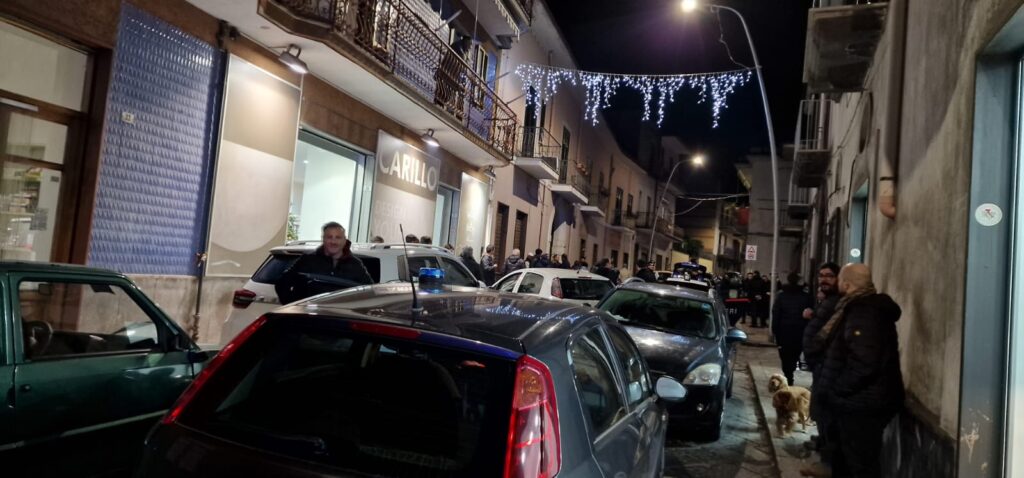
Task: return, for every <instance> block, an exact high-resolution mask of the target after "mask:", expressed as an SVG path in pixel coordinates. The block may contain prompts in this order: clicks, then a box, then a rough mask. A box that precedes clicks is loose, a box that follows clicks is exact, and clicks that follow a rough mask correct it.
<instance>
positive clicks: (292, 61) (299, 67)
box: [277, 45, 309, 75]
mask: <svg viewBox="0 0 1024 478" xmlns="http://www.w3.org/2000/svg"><path fill="white" fill-rule="evenodd" d="M293 50H294V51H295V53H292V51H293ZM301 54H302V48H299V46H298V45H288V48H287V49H285V51H284V52H282V53H281V56H279V57H277V59H278V60H280V61H281V63H284V64H285V65H288V68H291V69H292V71H294V72H296V73H298V74H300V75H305V74H306V73H309V67H307V66H306V62H304V61H302V60H300V59H299V55H301Z"/></svg>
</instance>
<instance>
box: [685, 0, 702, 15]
mask: <svg viewBox="0 0 1024 478" xmlns="http://www.w3.org/2000/svg"><path fill="white" fill-rule="evenodd" d="M697 7H698V4H697V0H683V11H684V12H686V13H690V12H692V11H694V10H696V9H697Z"/></svg>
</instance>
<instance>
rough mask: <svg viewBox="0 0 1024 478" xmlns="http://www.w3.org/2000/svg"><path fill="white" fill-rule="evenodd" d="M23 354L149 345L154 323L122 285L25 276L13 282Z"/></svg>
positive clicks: (50, 354)
mask: <svg viewBox="0 0 1024 478" xmlns="http://www.w3.org/2000/svg"><path fill="white" fill-rule="evenodd" d="M18 310H19V313H20V317H21V329H22V338H23V340H24V351H25V358H26V359H30V360H31V359H40V358H48V357H63V356H72V355H80V354H94V353H104V352H124V351H129V350H150V349H153V348H156V347H158V346H159V343H160V338H159V335H158V332H157V326H156V323H155V322H154V321H153V319H152V318H150V316H149V314H147V313H146V311H145V310H144V309H143V308H142V307H140V306H139V304H138V303H136V302H135V300H133V299H132V296H131V295H130V294H129V293H128V292H127V291H126V290H124V289H123V288H121V286H119V285H116V284H106V283H75V282H58V281H51V282H30V281H23V282H21V284H20V285H19V288H18Z"/></svg>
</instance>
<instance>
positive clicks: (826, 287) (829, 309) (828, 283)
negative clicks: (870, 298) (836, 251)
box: [801, 262, 839, 476]
mask: <svg viewBox="0 0 1024 478" xmlns="http://www.w3.org/2000/svg"><path fill="white" fill-rule="evenodd" d="M838 280H839V264H836V263H835V262H826V263H824V264H822V265H821V267H819V268H818V294H820V295H823V296H824V298H823V299H821V300H820V301H819V302H818V306H817V307H816V308H814V310H811V309H807V310H804V319H808V322H807V327H806V328H804V360H805V361H806V362H807V366H808V368H809V369H810V370H811V376H812V377H813V380H814V382H813V385H812V386H811V418H812V419H814V421H815V422H816V423H817V424H818V439H817V442H816V443H815V448H817V450H818V453H820V454H821V461H822V464H821V465H819V466H813V467H811V468H805V469H804V470H801V473H802V474H803V475H804V476H829V475H828V474H827V473H828V472H827V469H828V468H827V467H828V466H829V465H830V464H831V463H832V453H833V452H834V450H833V447H832V444H831V443H829V441H828V426H829V423H830V421H831V415H830V414H829V411H828V409H827V407H825V406H824V400H823V399H822V396H821V390H820V389H819V388H818V378H819V376H820V375H821V364H822V362H823V361H824V360H825V350H824V346H823V345H824V344H818V343H816V342H815V340H814V338H815V337H816V336H817V335H818V332H820V331H821V328H822V327H824V326H825V324H826V323H827V322H828V320H829V319H831V318H832V314H833V313H834V312H835V310H836V303H837V302H839V290H838V289H837V287H836V286H837V281H838Z"/></svg>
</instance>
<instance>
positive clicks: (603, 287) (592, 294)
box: [559, 278, 612, 300]
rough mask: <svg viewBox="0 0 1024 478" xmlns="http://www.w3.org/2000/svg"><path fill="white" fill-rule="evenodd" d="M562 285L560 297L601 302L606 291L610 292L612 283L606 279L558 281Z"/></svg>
mask: <svg viewBox="0 0 1024 478" xmlns="http://www.w3.org/2000/svg"><path fill="white" fill-rule="evenodd" d="M559 282H560V283H561V284H562V297H563V298H565V299H575V300H601V298H602V297H604V295H605V294H607V293H608V291H610V290H612V283H611V281H609V280H606V279H603V278H602V279H560V280H559Z"/></svg>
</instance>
